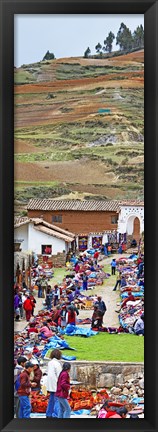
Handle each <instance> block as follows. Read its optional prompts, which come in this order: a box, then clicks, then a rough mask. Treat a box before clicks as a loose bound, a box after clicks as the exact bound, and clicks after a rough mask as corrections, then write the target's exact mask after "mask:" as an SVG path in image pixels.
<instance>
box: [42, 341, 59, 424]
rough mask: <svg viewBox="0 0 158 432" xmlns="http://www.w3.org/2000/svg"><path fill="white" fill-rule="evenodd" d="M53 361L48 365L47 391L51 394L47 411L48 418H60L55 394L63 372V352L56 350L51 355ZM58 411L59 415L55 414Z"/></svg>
mask: <svg viewBox="0 0 158 432" xmlns="http://www.w3.org/2000/svg"><path fill="white" fill-rule="evenodd" d="M50 358H51V360H50V361H49V363H48V376H47V391H48V392H50V397H49V402H48V407H47V410H46V417H47V418H51V417H58V415H59V405H58V402H57V400H56V397H55V392H56V390H57V381H58V377H59V375H60V372H61V371H62V367H61V364H60V361H59V360H60V359H61V352H60V351H59V350H58V349H54V350H53V351H52V352H51V354H50ZM55 409H56V411H57V415H56V412H55Z"/></svg>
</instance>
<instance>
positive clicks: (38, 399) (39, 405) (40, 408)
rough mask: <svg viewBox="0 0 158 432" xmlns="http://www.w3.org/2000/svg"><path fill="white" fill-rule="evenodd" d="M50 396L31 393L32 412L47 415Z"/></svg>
mask: <svg viewBox="0 0 158 432" xmlns="http://www.w3.org/2000/svg"><path fill="white" fill-rule="evenodd" d="M48 399H49V395H47V396H44V395H43V394H41V393H40V392H36V391H34V392H31V407H32V412H37V413H45V412H46V409H47V405H48Z"/></svg>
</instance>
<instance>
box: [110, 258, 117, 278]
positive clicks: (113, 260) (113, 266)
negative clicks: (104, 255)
mask: <svg viewBox="0 0 158 432" xmlns="http://www.w3.org/2000/svg"><path fill="white" fill-rule="evenodd" d="M115 272H116V260H115V258H113V259H112V261H111V274H112V276H115Z"/></svg>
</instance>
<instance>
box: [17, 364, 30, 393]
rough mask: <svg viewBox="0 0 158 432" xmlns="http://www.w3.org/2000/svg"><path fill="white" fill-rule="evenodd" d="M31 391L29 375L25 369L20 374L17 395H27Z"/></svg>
mask: <svg viewBox="0 0 158 432" xmlns="http://www.w3.org/2000/svg"><path fill="white" fill-rule="evenodd" d="M30 391H31V384H30V377H29V373H28V372H27V370H26V369H24V371H23V372H22V373H21V374H20V387H19V389H18V391H17V393H18V395H19V396H29V394H30Z"/></svg>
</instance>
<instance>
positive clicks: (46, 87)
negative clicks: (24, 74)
mask: <svg viewBox="0 0 158 432" xmlns="http://www.w3.org/2000/svg"><path fill="white" fill-rule="evenodd" d="M138 73H139V75H141V76H142V77H143V75H144V72H143V71H139V72H138V71H136V72H121V73H120V72H119V73H118V74H108V75H103V76H101V77H97V78H82V79H78V80H76V79H74V80H60V81H55V82H52V81H51V82H42V84H41V83H37V84H25V86H21V85H16V86H15V94H20V93H23V94H24V93H39V92H40V93H44V92H51V91H55V89H56V90H63V89H67V88H68V89H70V88H72V87H76V86H77V87H83V86H84V85H86V84H94V83H99V82H106V81H109V80H112V79H113V78H114V79H117V78H118V77H119V79H120V76H125V77H127V78H128V80H129V79H132V78H134V77H135V75H136V76H137V75H138Z"/></svg>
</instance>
